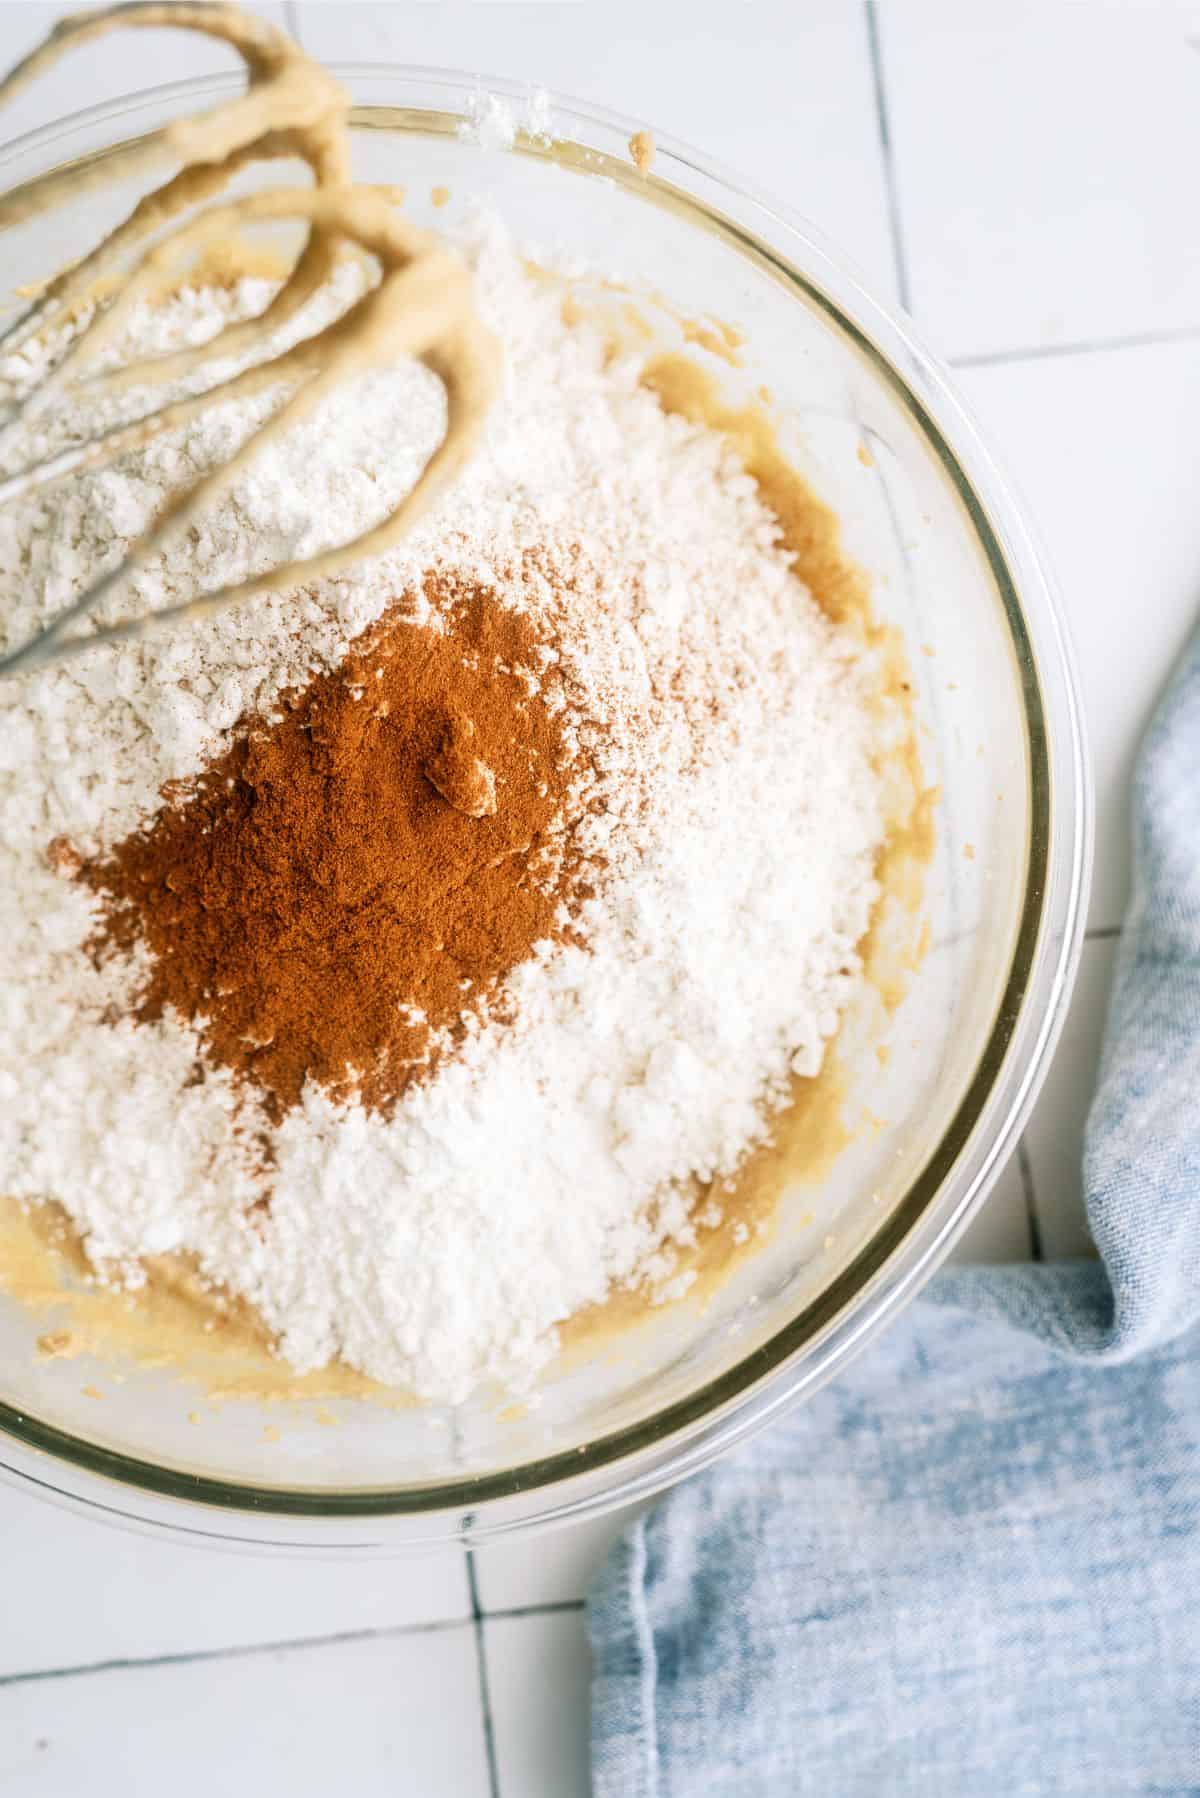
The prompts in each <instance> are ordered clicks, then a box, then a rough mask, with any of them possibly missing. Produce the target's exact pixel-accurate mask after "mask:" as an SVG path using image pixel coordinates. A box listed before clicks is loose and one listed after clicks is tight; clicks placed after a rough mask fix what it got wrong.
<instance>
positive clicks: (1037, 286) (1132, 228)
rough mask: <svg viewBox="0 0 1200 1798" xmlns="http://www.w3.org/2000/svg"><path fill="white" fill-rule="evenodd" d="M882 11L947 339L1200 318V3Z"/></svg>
mask: <svg viewBox="0 0 1200 1798" xmlns="http://www.w3.org/2000/svg"><path fill="white" fill-rule="evenodd" d="M880 15H881V20H882V39H883V51H884V67H885V71H886V77H887V90H888V96H889V104H890V113H891V120H892V133H893V138H894V142H895V153H896V169H897V181H898V185H899V192H900V197H901V216H902V219H903V230H904V240H905V248H906V252H907V261H908V268H909V278H910V284H911V290H912V302H913V310H914V311H915V313H916V315H917V317H918V318H919V319H920V320H921V321H922V323H924V324H926V325H927V326H928V327H929V329H930V331H931V333H932V334H933V336H934V338H935V340H936V341H937V342H939V343H940V345H941V346H942V348H943V350H945V351H947V352H948V353H950V354H957V353H960V352H968V351H979V350H994V349H1002V348H1007V347H1010V346H1013V345H1037V344H1053V343H1063V342H1071V341H1075V340H1078V339H1081V338H1083V339H1086V338H1095V337H1112V336H1119V335H1121V334H1124V333H1127V332H1141V331H1150V330H1156V329H1163V328H1179V327H1191V328H1194V327H1196V326H1200V257H1198V256H1197V255H1196V238H1195V233H1194V232H1192V231H1190V230H1188V229H1185V228H1181V225H1182V223H1183V221H1185V220H1187V219H1189V218H1190V217H1191V215H1192V214H1193V213H1194V194H1195V179H1194V177H1195V169H1196V166H1197V162H1198V161H1200V53H1198V51H1197V47H1196V42H1195V41H1194V40H1196V39H1197V38H1198V37H1200V7H1197V6H1196V5H1194V4H1185V3H1183V0H1091V3H1090V4H1079V3H1078V0H968V3H967V4H965V5H964V4H963V0H894V3H891V4H889V0H883V4H882V5H881V7H880Z"/></svg>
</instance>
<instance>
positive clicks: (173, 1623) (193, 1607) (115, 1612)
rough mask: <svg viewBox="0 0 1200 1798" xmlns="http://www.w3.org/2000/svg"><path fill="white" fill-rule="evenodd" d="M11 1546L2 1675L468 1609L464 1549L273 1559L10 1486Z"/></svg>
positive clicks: (6, 1507)
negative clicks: (184, 1539)
mask: <svg viewBox="0 0 1200 1798" xmlns="http://www.w3.org/2000/svg"><path fill="white" fill-rule="evenodd" d="M0 1543H2V1544H3V1549H2V1554H0V1568H2V1571H3V1586H4V1596H3V1603H2V1605H0V1678H2V1677H3V1676H4V1675H6V1674H10V1673H27V1672H31V1671H33V1670H36V1669H48V1668H58V1667H77V1666H81V1665H87V1664H88V1663H91V1662H95V1661H108V1660H120V1659H125V1658H145V1657H147V1656H152V1655H161V1654H178V1653H184V1652H187V1651H189V1650H196V1649H213V1648H229V1647H239V1646H243V1645H250V1644H254V1643H265V1642H279V1641H282V1640H285V1639H286V1638H288V1637H294V1636H321V1635H330V1634H335V1633H338V1632H342V1631H346V1630H361V1629H391V1628H394V1627H395V1626H396V1625H398V1624H407V1623H413V1622H417V1621H422V1620H428V1619H434V1618H437V1619H442V1618H463V1617H467V1616H469V1615H470V1600H469V1598H468V1594H467V1581H466V1563H465V1559H464V1557H463V1555H462V1553H461V1552H460V1551H459V1550H457V1549H453V1550H443V1551H439V1552H437V1553H435V1554H430V1555H421V1556H419V1557H412V1558H405V1559H403V1560H387V1561H372V1562H369V1563H366V1564H363V1563H357V1564H355V1563H352V1562H349V1563H348V1562H346V1561H302V1560H290V1559H279V1558H275V1559H271V1560H266V1559H262V1558H259V1557H258V1556H251V1555H245V1554H228V1553H225V1552H223V1551H221V1550H218V1549H212V1548H192V1547H183V1546H177V1545H176V1544H175V1543H173V1542H167V1541H161V1540H159V1539H157V1538H150V1537H146V1536H140V1535H135V1534H133V1533H132V1532H130V1531H126V1530H121V1529H114V1528H113V1527H112V1526H111V1525H109V1524H107V1523H99V1522H94V1521H93V1520H92V1519H91V1518H88V1517H78V1516H76V1515H75V1514H74V1513H73V1512H70V1511H66V1510H62V1509H60V1508H59V1507H58V1506H56V1505H49V1504H46V1503H44V1502H43V1501H41V1500H40V1499H37V1498H34V1497H32V1496H30V1495H29V1494H27V1493H25V1492H21V1491H16V1490H14V1489H13V1488H11V1487H9V1486H7V1485H4V1486H0ZM57 1594H61V1599H60V1600H59V1601H58V1602H48V1595H51V1596H53V1595H57ZM3 1789H4V1788H3V1781H2V1780H0V1790H3Z"/></svg>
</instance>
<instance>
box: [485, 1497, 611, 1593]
mask: <svg viewBox="0 0 1200 1798" xmlns="http://www.w3.org/2000/svg"><path fill="white" fill-rule="evenodd" d="M638 1509H639V1507H638V1506H636V1505H631V1506H625V1507H623V1508H622V1509H621V1510H619V1511H614V1512H612V1513H611V1514H610V1515H609V1516H607V1517H599V1518H596V1519H595V1520H594V1521H590V1522H587V1523H571V1524H566V1525H564V1526H563V1527H562V1528H559V1529H554V1530H550V1531H548V1532H547V1534H546V1535H544V1536H538V1537H535V1538H533V1539H524V1540H520V1541H515V1542H497V1543H494V1544H493V1545H492V1546H490V1547H488V1548H480V1549H476V1551H475V1567H476V1573H477V1577H478V1580H479V1597H480V1602H481V1603H482V1605H483V1608H484V1610H486V1611H506V1610H511V1609H513V1608H514V1607H516V1606H518V1605H531V1604H562V1603H565V1602H568V1601H570V1600H572V1599H580V1598H583V1597H584V1596H585V1594H586V1593H587V1589H588V1587H589V1586H590V1584H591V1582H592V1576H593V1575H594V1574H595V1572H596V1570H597V1568H598V1567H599V1566H600V1563H601V1561H602V1560H603V1559H604V1557H605V1555H606V1554H607V1553H608V1550H609V1548H610V1547H611V1545H612V1543H613V1542H614V1541H615V1539H616V1537H617V1536H618V1534H619V1533H620V1531H621V1530H622V1529H623V1528H624V1527H625V1525H626V1524H627V1523H629V1522H630V1521H631V1520H632V1519H633V1518H634V1517H636V1516H637V1514H638Z"/></svg>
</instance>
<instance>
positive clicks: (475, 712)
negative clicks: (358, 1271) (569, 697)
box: [80, 580, 587, 1119]
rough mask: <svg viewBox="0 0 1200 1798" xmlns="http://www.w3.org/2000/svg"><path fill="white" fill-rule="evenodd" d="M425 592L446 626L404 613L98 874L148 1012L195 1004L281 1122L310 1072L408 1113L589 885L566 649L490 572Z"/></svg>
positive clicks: (178, 798)
mask: <svg viewBox="0 0 1200 1798" xmlns="http://www.w3.org/2000/svg"><path fill="white" fill-rule="evenodd" d="M426 598H427V599H429V600H430V601H431V602H432V603H433V606H434V608H435V611H436V613H437V614H438V615H439V617H440V619H441V620H442V621H443V622H444V629H439V628H435V627H433V626H429V625H417V624H414V623H411V622H404V621H403V610H404V608H403V607H402V608H400V613H399V617H398V619H397V620H396V621H393V622H391V623H390V624H388V625H387V626H386V627H384V628H383V629H381V630H380V631H378V632H377V633H376V634H375V635H374V637H373V638H372V640H371V641H370V642H369V643H367V644H366V645H364V647H362V648H361V649H360V650H358V651H357V652H356V653H355V654H354V655H353V656H352V657H351V658H350V659H349V660H348V661H347V662H346V663H345V664H344V665H343V666H342V667H341V668H340V669H339V670H337V671H336V672H335V673H332V674H323V675H321V676H319V677H318V678H316V679H314V680H313V682H312V683H311V684H310V685H309V686H308V687H306V688H305V689H304V690H303V691H301V692H299V693H296V694H294V695H292V696H291V697H290V699H289V700H288V701H287V702H286V704H285V708H284V710H283V715H282V717H281V718H280V719H279V721H278V722H275V723H270V724H268V723H265V722H262V721H256V722H252V723H250V724H249V725H248V726H247V727H246V728H245V729H244V730H243V731H242V733H241V735H240V736H239V738H238V740H237V741H236V742H235V744H234V746H233V747H232V748H231V749H230V750H229V751H228V753H227V754H225V755H224V756H222V757H221V758H220V760H218V761H216V762H214V763H213V764H212V765H211V766H210V767H209V768H208V769H207V770H206V771H205V772H204V774H203V775H201V776H200V777H198V778H197V779H196V780H194V781H192V782H189V783H187V784H186V786H185V787H184V789H183V790H182V791H181V792H178V793H175V794H172V795H171V796H170V799H169V802H168V803H166V804H164V806H163V808H162V810H161V811H160V812H159V813H158V814H157V815H156V816H155V818H154V819H153V820H152V821H151V823H150V824H149V826H148V827H147V828H146V829H144V830H142V831H140V832H138V833H136V834H134V835H132V836H130V837H128V838H127V839H126V840H125V841H124V842H122V843H121V844H119V845H118V847H117V848H116V849H115V850H114V851H113V852H112V853H111V854H110V855H108V856H106V857H105V858H104V859H103V860H99V861H93V862H91V863H89V864H87V865H86V866H85V867H84V868H83V869H82V870H81V872H80V878H81V879H83V880H84V881H86V883H87V884H88V885H89V886H90V887H91V888H92V890H93V891H94V892H95V893H97V894H98V895H99V896H100V898H101V899H102V901H103V905H104V916H103V922H102V924H101V926H100V930H99V933H98V936H97V938H96V940H95V944H94V947H95V949H96V951H97V953H99V954H104V953H107V952H109V951H111V950H113V949H127V948H130V947H132V946H133V945H134V944H135V943H141V944H144V945H145V947H146V948H147V949H148V950H149V951H150V972H149V975H148V978H147V981H146V984H145V987H144V990H143V992H142V994H141V997H140V1004H139V1011H138V1015H139V1017H140V1018H141V1019H143V1020H146V1021H153V1020H155V1019H157V1018H159V1017H161V1016H162V1015H163V1013H164V1012H165V1011H166V1010H167V1009H168V1008H169V1007H173V1008H174V1009H175V1010H176V1011H178V1012H179V1013H181V1014H182V1015H183V1016H184V1017H185V1018H188V1019H190V1020H193V1021H194V1022H196V1023H197V1024H198V1025H199V1027H200V1029H201V1032H202V1035H203V1039H204V1043H205V1046H206V1050H207V1054H208V1056H209V1057H210V1058H211V1059H213V1060H215V1061H217V1062H219V1063H222V1064H224V1065H225V1066H226V1067H229V1068H232V1069H234V1070H235V1072H236V1073H237V1074H238V1075H239V1076H241V1077H243V1078H245V1079H247V1080H249V1081H252V1082H253V1083H254V1084H255V1085H256V1086H257V1087H258V1088H259V1089H260V1090H261V1091H262V1093H263V1094H264V1096H265V1098H266V1101H267V1106H268V1110H269V1112H270V1114H271V1116H272V1117H273V1118H275V1119H277V1118H278V1117H279V1116H281V1115H282V1113H283V1111H284V1110H285V1108H286V1107H288V1106H290V1105H293V1104H295V1103H296V1101H297V1100H298V1099H299V1097H300V1093H301V1090H302V1088H303V1086H304V1083H305V1081H306V1080H307V1079H313V1080H316V1081H318V1082H320V1083H321V1084H322V1085H324V1086H326V1087H327V1088H330V1089H332V1090H333V1091H334V1092H335V1093H338V1094H343V1095H344V1094H347V1093H349V1092H351V1091H353V1092H356V1093H357V1094H358V1095H359V1096H360V1097H361V1099H362V1101H363V1102H364V1103H365V1104H366V1105H367V1106H369V1107H370V1108H372V1109H377V1110H384V1111H386V1110H388V1109H389V1108H390V1107H391V1105H392V1104H393V1103H394V1102H395V1100H396V1098H397V1097H398V1096H399V1095H400V1094H401V1093H402V1092H403V1091H404V1089H405V1087H406V1086H407V1085H408V1083H409V1082H410V1081H411V1080H412V1079H413V1078H414V1077H416V1076H419V1075H421V1074H422V1073H423V1072H427V1071H429V1070H430V1069H431V1068H432V1066H433V1065H434V1063H435V1061H436V1058H437V1056H438V1055H439V1054H440V1053H443V1052H444V1049H445V1045H446V1043H447V1042H453V1041H457V1040H461V1037H462V1035H463V1033H464V1031H465V1030H466V1029H467V1028H468V1027H469V1024H468V1019H469V1018H470V1017H471V1016H472V1015H474V1016H479V1015H480V1013H481V1012H482V1010H483V1009H484V1008H485V1007H486V1006H487V1005H488V1003H489V1000H494V998H495V995H496V991H497V988H498V985H499V983H500V982H501V981H502V980H503V978H504V976H505V975H506V974H507V973H509V972H510V971H511V970H512V969H513V968H514V967H515V966H516V965H517V964H518V963H519V962H521V961H522V960H524V959H525V958H526V957H528V956H529V954H530V952H531V950H532V948H533V946H534V944H535V943H537V942H538V941H539V940H541V939H544V938H556V937H561V936H562V934H563V932H564V929H565V928H566V925H565V924H564V918H565V917H569V914H570V912H571V909H572V906H573V904H574V902H575V901H576V900H577V899H578V898H579V897H580V896H581V893H582V891H583V890H584V882H585V877H586V873H587V870H586V869H585V867H584V865H583V862H582V860H581V857H580V856H579V854H578V852H577V850H576V849H575V847H574V843H573V824H574V823H576V822H577V821H578V816H579V810H580V801H579V798H578V795H579V790H580V775H581V758H580V754H579V752H578V750H577V749H576V748H574V747H573V746H572V744H571V742H570V741H569V740H568V731H569V728H570V721H571V713H570V708H569V706H568V707H566V708H563V707H562V705H561V695H560V696H559V698H558V699H557V700H556V701H555V703H554V705H553V706H552V705H551V704H550V703H548V701H547V696H546V695H545V693H544V692H543V691H542V689H541V686H540V676H541V671H542V669H543V667H544V665H545V659H546V658H545V657H544V656H543V655H542V654H541V653H540V651H541V650H542V649H543V648H544V647H546V646H545V645H543V644H542V643H540V642H539V639H538V633H537V632H536V631H535V629H534V626H533V624H532V623H531V622H530V619H529V618H528V616H526V615H524V614H521V613H518V612H516V611H513V610H511V609H509V608H506V607H505V606H504V605H502V604H501V603H500V602H499V601H498V600H497V599H496V597H495V596H494V595H493V594H492V593H490V592H488V591H487V590H486V589H482V588H479V587H473V586H467V587H465V588H455V587H454V586H452V585H450V584H448V583H447V582H446V581H445V580H441V581H431V582H430V583H429V585H428V588H427V593H426ZM409 609H410V611H411V608H409ZM573 796H574V797H573ZM573 805H574V810H573ZM560 908H561V909H560Z"/></svg>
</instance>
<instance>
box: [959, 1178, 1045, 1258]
mask: <svg viewBox="0 0 1200 1798" xmlns="http://www.w3.org/2000/svg"><path fill="white" fill-rule="evenodd" d="M1031 1252H1032V1243H1031V1240H1030V1230H1029V1207H1028V1205H1027V1203H1026V1200H1025V1187H1024V1184H1023V1182H1022V1179H1021V1170H1020V1167H1019V1166H1018V1164H1017V1157H1016V1156H1015V1155H1014V1156H1013V1157H1012V1159H1011V1160H1010V1161H1009V1162H1008V1163H1007V1165H1006V1166H1005V1168H1004V1171H1003V1172H1002V1173H1001V1175H1000V1178H999V1179H998V1180H997V1182H996V1184H995V1186H994V1187H993V1188H992V1191H991V1192H990V1193H989V1194H988V1196H987V1198H986V1199H985V1201H984V1205H983V1209H982V1211H981V1212H980V1213H979V1215H978V1217H976V1218H974V1219H973V1220H972V1222H971V1224H970V1226H969V1227H968V1229H967V1230H966V1232H965V1233H964V1235H963V1238H962V1240H961V1242H958V1243H956V1244H955V1247H954V1250H953V1252H952V1254H951V1256H950V1259H951V1261H973V1262H978V1263H982V1264H984V1265H987V1264H990V1263H995V1262H999V1261H1027V1260H1028V1259H1029V1256H1030V1253H1031Z"/></svg>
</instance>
